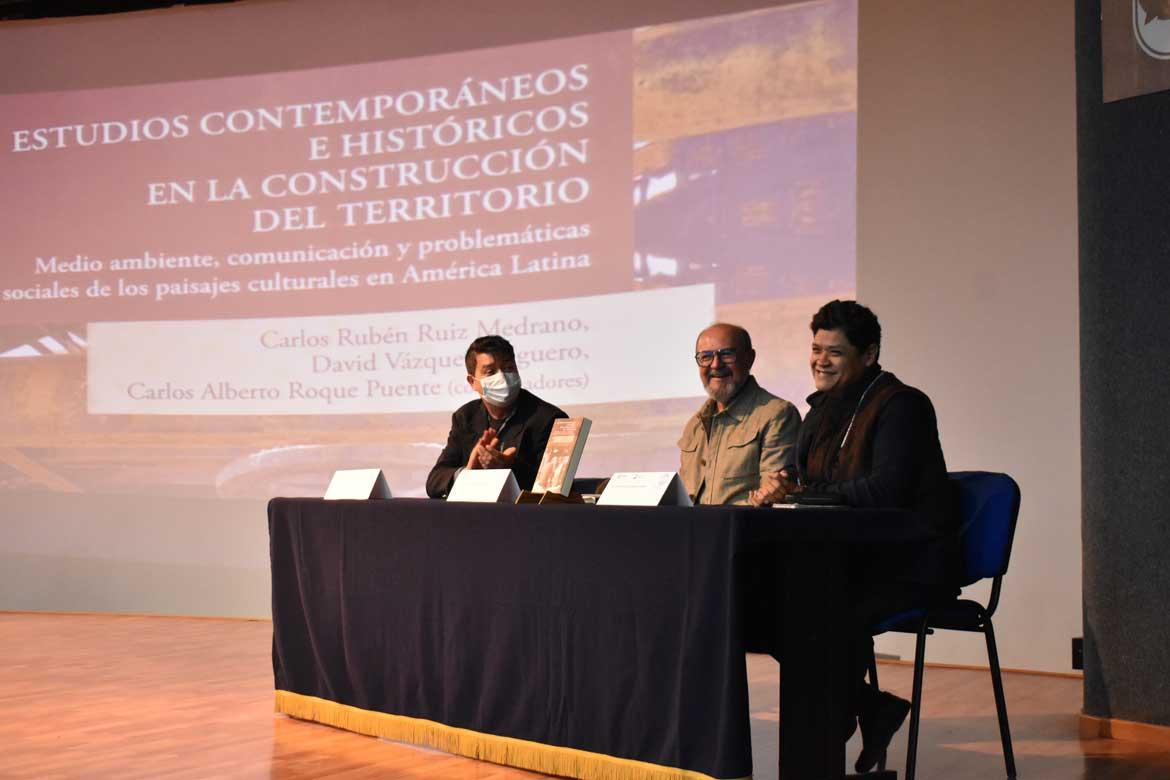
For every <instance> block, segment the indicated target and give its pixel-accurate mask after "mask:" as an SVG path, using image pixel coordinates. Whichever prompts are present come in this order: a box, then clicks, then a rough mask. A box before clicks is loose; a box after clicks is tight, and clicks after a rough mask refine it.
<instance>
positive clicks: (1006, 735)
mask: <svg viewBox="0 0 1170 780" xmlns="http://www.w3.org/2000/svg"><path fill="white" fill-rule="evenodd" d="M983 636H984V638H985V639H986V640H987V662H988V665H989V666H990V667H991V687H992V689H993V690H994V691H995V712H996V714H997V715H998V716H999V739H1000V741H1001V742H1002V743H1003V763H1004V767H1005V768H1006V769H1007V776H1008V777H1009V778H1012V780H1014V778H1015V776H1016V756H1015V754H1014V753H1013V752H1012V732H1011V728H1010V727H1009V726H1008V715H1007V701H1006V700H1005V699H1004V696H1003V678H1002V677H1001V676H1000V672H999V652H998V651H997V650H996V648H995V630H994V629H993V628H992V627H991V620H990V619H988V620H987V622H986V624H985V627H984V629H983Z"/></svg>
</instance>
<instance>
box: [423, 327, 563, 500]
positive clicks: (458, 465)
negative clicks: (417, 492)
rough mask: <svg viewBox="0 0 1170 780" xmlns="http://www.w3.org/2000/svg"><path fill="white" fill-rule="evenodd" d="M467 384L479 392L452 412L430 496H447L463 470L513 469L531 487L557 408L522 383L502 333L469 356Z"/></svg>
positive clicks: (433, 471) (475, 345) (430, 482)
mask: <svg viewBox="0 0 1170 780" xmlns="http://www.w3.org/2000/svg"><path fill="white" fill-rule="evenodd" d="M465 363H466V366H467V384H469V385H471V388H472V389H473V390H475V392H477V393H479V395H480V397H479V398H477V399H476V400H474V401H469V402H468V403H466V404H464V405H463V406H461V407H459V408H458V409H457V410H455V414H453V415H451V432H450V433H449V434H447V446H446V447H444V448H443V452H442V453H441V454H440V455H439V459H438V461H436V462H435V466H434V468H432V469H431V473H430V475H429V476H428V477H427V495H428V496H430V497H431V498H444V497H446V495H447V494H448V493H449V492H450V491H451V486H452V485H454V484H455V478H456V477H457V476H459V472H461V471H463V469H512V473H514V474H515V475H516V482H518V483H519V485H520V487H521V488H522V489H524V490H531V489H532V483H533V482H534V481H535V480H536V471H537V468H538V467H539V466H540V458H541V456H542V455H544V448H545V445H546V444H548V435H549V433H550V432H551V431H552V425H553V420H556V419H558V418H561V417H567V416H568V415H566V414H565V413H564V412H562V411H561V410H560V409H558V408H557V407H555V406H553V405H552V404H550V403H547V402H545V401H542V400H541V399H539V398H537V397H536V396H535V395H533V394H532V393H530V392H528V391H527V390H523V389H521V387H520V374H519V373H518V372H517V371H516V353H515V351H514V350H513V349H512V345H511V344H509V343H508V341H507V340H506V339H504V338H502V337H501V336H481V337H480V338H478V339H476V340H475V341H473V342H471V346H469V347H468V348H467V355H466V356H465Z"/></svg>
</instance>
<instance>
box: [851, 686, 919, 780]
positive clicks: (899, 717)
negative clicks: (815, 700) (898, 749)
mask: <svg viewBox="0 0 1170 780" xmlns="http://www.w3.org/2000/svg"><path fill="white" fill-rule="evenodd" d="M909 712H910V702H908V701H906V700H905V699H901V698H898V697H897V696H895V695H894V694H892V693H887V692H886V691H878V692H877V693H876V694H875V695H874V697H873V698H872V700H871V701H870V702H869V706H867V707H866V708H865V711H864V712H862V713H861V714H860V715H859V716H858V718H857V722H858V723H859V724H860V725H861V755H859V756H858V757H857V763H856V764H854V765H853V768H854V769H856V770H857V771H858V772H868V771H869V770H871V769H873V768H874V767H875V766H877V763H878V761H880V760H881V757H882V754H883V753H885V752H886V748H888V747H889V746H890V740H891V739H893V738H894V734H896V733H898V729H900V728H902V722H903V721H905V720H906V715H908V714H909Z"/></svg>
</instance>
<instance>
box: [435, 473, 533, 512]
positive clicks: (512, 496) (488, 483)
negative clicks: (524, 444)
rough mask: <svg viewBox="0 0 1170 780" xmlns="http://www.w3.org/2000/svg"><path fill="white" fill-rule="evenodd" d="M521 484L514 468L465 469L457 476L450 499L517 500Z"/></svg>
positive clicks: (448, 498)
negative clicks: (517, 480) (517, 479)
mask: <svg viewBox="0 0 1170 780" xmlns="http://www.w3.org/2000/svg"><path fill="white" fill-rule="evenodd" d="M519 495H520V485H519V484H518V483H517V482H516V477H515V476H513V474H512V469H463V471H461V472H459V476H457V477H456V478H455V484H454V485H452V486H451V492H450V493H448V494H447V500H448V501H480V502H487V503H494V502H497V501H502V502H506V503H509V504H512V503H515V502H516V497H517V496H519Z"/></svg>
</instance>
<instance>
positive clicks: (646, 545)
mask: <svg viewBox="0 0 1170 780" xmlns="http://www.w3.org/2000/svg"><path fill="white" fill-rule="evenodd" d="M269 533H270V545H271V556H272V601H273V604H272V613H273V667H274V672H275V683H276V689H277V709H278V710H279V711H281V712H285V713H287V714H289V715H292V716H294V717H300V718H305V719H309V720H315V721H319V722H322V723H328V724H330V725H334V726H339V727H342V728H348V729H350V730H354V731H358V732H361V733H366V734H371V735H376V736H381V737H386V738H390V739H398V740H403V741H408V742H413V743H416V744H424V745H430V746H433V747H437V748H439V749H442V750H447V751H449V752H453V753H459V754H462V755H469V756H472V757H475V758H482V759H486V760H490V761H496V762H499V763H507V764H511V765H514V766H519V767H522V768H526V769H532V770H535V771H540V772H546V773H551V774H560V775H566V776H572V777H582V778H594V777H596V778H603V777H604V778H620V777H629V778H636V779H637V780H651V779H657V778H695V779H696V780H698V779H699V778H742V777H747V776H749V775H750V774H751V744H750V736H749V721H748V701H747V680H746V673H745V665H744V644H743V635H744V628H745V626H744V621H745V620H747V619H749V616H748V615H747V614H746V612H747V610H745V608H744V606H743V603H742V599H741V584H742V578H741V577H740V576H739V574H740V573H741V572H740V567H742V565H743V561H744V560H745V559H749V558H750V559H753V560H756V559H758V554H756V555H754V557H753V554H752V551H755V552H756V553H758V551H760V550H769V551H773V550H774V551H775V555H776V558H777V565H778V566H779V567H780V569H781V570H782V571H783V572H784V575H783V577H781V578H780V580H779V583H780V590H781V593H780V594H779V598H778V600H777V608H778V610H779V612H780V614H779V615H778V616H776V617H775V618H774V619H780V617H781V616H782V618H783V620H784V621H785V628H784V631H783V636H784V643H785V644H784V658H785V667H784V673H783V675H782V680H783V682H782V691H781V712H782V719H783V721H784V728H782V729H781V759H780V767H781V774H782V777H786V778H793V777H800V778H819V777H826V778H828V777H841V776H843V766H844V745H843V743H842V741H841V739H840V735H839V733H838V732H839V728H831V727H830V724H837V723H839V722H840V719H839V717H837V713H838V712H839V707H840V701H841V697H840V692H839V691H838V690H837V689H836V682H835V681H834V680H833V675H832V674H831V673H830V670H831V669H833V668H834V667H833V663H834V660H835V658H836V656H835V653H836V652H837V649H836V648H837V646H839V645H840V641H839V640H840V631H839V630H838V628H839V625H840V623H839V620H838V617H839V614H840V611H841V609H842V607H843V603H842V598H843V593H844V590H845V586H846V580H845V571H846V567H845V566H844V565H843V562H844V556H845V554H846V552H847V550H848V548H849V546H850V545H851V544H856V543H858V542H874V541H885V542H889V541H892V540H893V541H896V540H899V539H905V538H915V536H916V535H917V534H919V533H921V532H920V531H918V530H916V529H915V528H913V527H912V525H911V524H909V523H907V522H906V517H905V516H904V515H902V514H900V513H896V512H872V511H870V512H863V511H857V510H841V509H814V510H808V509H800V510H774V509H764V510H750V509H744V508H735V507H694V508H671V507H653V508H635V507H594V506H579V505H576V506H575V505H567V506H565V505H553V506H535V505H521V506H511V505H500V504H465V503H453V502H440V501H426V500H412V499H396V500H390V501H328V502H326V501H321V500H313V499H274V500H273V501H272V502H271V503H270V504H269ZM769 545H771V546H769ZM771 554H772V553H771V552H769V553H768V555H769V556H770V555H771ZM757 565H758V564H757ZM780 605H782V609H781V608H780ZM750 619H752V620H759V619H761V618H760V616H759V615H752V616H750ZM765 619H773V618H772V616H765Z"/></svg>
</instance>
